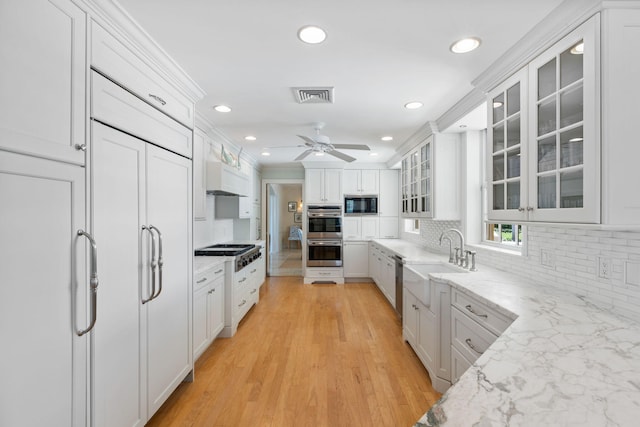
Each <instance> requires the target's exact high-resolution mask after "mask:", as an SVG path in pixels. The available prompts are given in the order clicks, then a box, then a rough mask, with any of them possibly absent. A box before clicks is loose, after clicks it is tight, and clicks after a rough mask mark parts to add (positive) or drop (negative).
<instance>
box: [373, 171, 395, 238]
mask: <svg viewBox="0 0 640 427" xmlns="http://www.w3.org/2000/svg"><path fill="white" fill-rule="evenodd" d="M398 178H399V171H398V170H397V169H385V170H381V171H380V197H378V215H379V225H378V236H379V237H380V238H383V239H397V238H398V237H399V228H398V226H399V223H398V213H399V209H400V199H399V198H398V192H399V190H400V185H399V182H398Z"/></svg>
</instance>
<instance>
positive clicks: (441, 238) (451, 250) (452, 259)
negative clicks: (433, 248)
mask: <svg viewBox="0 0 640 427" xmlns="http://www.w3.org/2000/svg"><path fill="white" fill-rule="evenodd" d="M443 239H444V240H447V241H448V242H449V263H451V264H454V263H455V262H456V261H455V258H454V257H453V248H452V246H451V237H449V236H440V246H442V240H443Z"/></svg>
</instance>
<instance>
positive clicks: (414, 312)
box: [402, 288, 418, 350]
mask: <svg viewBox="0 0 640 427" xmlns="http://www.w3.org/2000/svg"><path fill="white" fill-rule="evenodd" d="M402 298H403V302H402V332H403V335H404V339H405V340H406V341H407V342H408V343H409V344H411V346H412V347H413V348H414V350H416V347H417V332H418V306H417V300H416V298H415V297H414V296H413V294H412V293H411V292H409V291H408V290H407V288H404V289H403V292H402Z"/></svg>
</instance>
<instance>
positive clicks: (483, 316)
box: [465, 304, 489, 319]
mask: <svg viewBox="0 0 640 427" xmlns="http://www.w3.org/2000/svg"><path fill="white" fill-rule="evenodd" d="M465 308H466V309H467V310H469V312H470V313H473V314H475V315H476V316H478V317H482V318H485V319H486V318H488V317H489V316H487V315H486V314H478V313H476V312H475V311H474V310H473V308H471V304H468V305H467V306H466V307H465Z"/></svg>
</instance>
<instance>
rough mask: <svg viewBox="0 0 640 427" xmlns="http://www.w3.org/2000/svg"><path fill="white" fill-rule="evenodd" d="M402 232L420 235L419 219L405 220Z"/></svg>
mask: <svg viewBox="0 0 640 427" xmlns="http://www.w3.org/2000/svg"><path fill="white" fill-rule="evenodd" d="M404 231H405V232H406V233H414V234H420V220H419V219H405V220H404Z"/></svg>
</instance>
